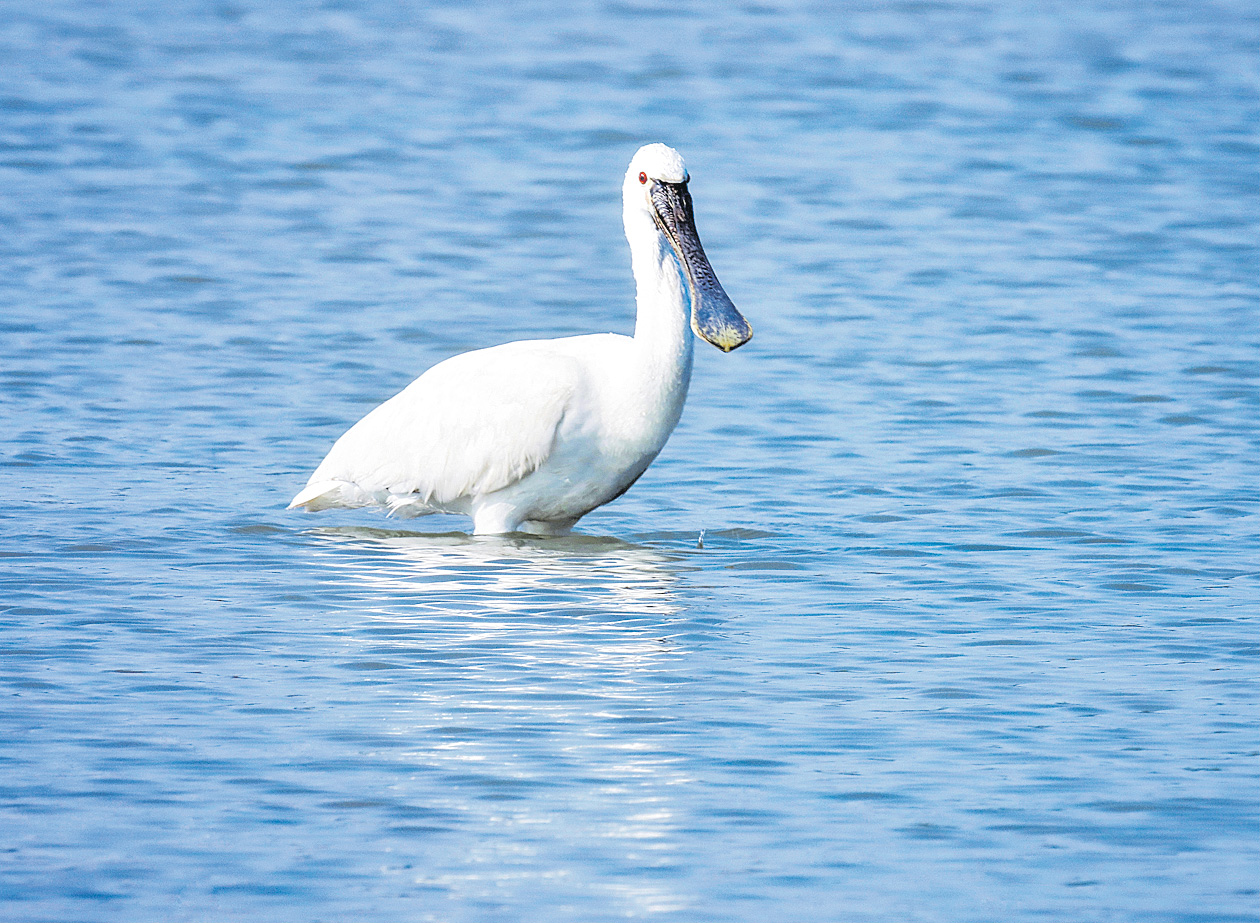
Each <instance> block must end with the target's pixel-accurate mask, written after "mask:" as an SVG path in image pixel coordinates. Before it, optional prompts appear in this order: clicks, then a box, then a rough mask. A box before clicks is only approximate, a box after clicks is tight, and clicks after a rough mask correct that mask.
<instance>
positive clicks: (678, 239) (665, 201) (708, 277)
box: [649, 180, 752, 353]
mask: <svg viewBox="0 0 1260 923" xmlns="http://www.w3.org/2000/svg"><path fill="white" fill-rule="evenodd" d="M649 194H650V195H651V197H652V206H653V208H652V217H653V218H655V219H656V226H657V227H658V228H660V229H661V230H662V231H663V232H664V234H665V236H666V237H668V238H669V242H670V245H671V246H672V247H673V248H674V253H675V254H676V255H677V257H678V262H680V263H681V264H682V267H683V270H684V271H685V272H686V274H687V282H688V287H689V288H690V289H691V329H692V330H694V331H695V332H696V336H698V337H701V338H702V339H704V340H707V341H708V342H710V343H712V344H713V345H714V346H716V347H717V348H718V349H720V350H722V351H723V352H728V353H729V352H730V351H731V350H732V349H735V348H736V347H738V346H743V345H744V344H745V343H747V342H748V341H749V340H751V339H752V325H750V324H749V323H748V321H747V320H745V319H744V315H742V314H740V313H739V311H738V310H737V309H736V308H735V305H733V304H732V303H731V299H730V298H729V297H727V294H726V292H725V291H723V289H722V283H721V282H719V281H718V278H717V276H716V275H714V274H713V267H712V266H710V265H709V258H708V257H707V256H705V255H704V247H702V246H700V235H699V234H697V233H696V221H695V216H694V215H693V214H692V211H691V193H690V192H688V191H687V181H686V180H683V181H682V182H681V183H665V182H661V181H659V180H658V181H656V182H654V183H653V184H652V188H651V191H650V193H649Z"/></svg>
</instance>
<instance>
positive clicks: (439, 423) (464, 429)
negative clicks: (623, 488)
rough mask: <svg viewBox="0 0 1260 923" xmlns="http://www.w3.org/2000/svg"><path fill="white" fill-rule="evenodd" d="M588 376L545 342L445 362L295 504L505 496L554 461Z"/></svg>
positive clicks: (327, 464)
mask: <svg viewBox="0 0 1260 923" xmlns="http://www.w3.org/2000/svg"><path fill="white" fill-rule="evenodd" d="M583 374H584V373H583V367H582V365H581V363H580V362H578V361H577V360H576V359H575V358H574V357H573V356H571V355H569V354H567V353H566V352H565V351H564V350H559V349H556V348H555V347H554V346H551V344H550V343H549V342H548V341H545V340H533V341H524V342H517V343H507V344H504V345H503V346H495V347H491V348H490V349H482V350H477V351H475V352H471V353H464V354H462V355H458V356H454V357H452V358H450V359H447V360H446V361H445V362H441V363H438V364H437V365H435V366H434V367H433V368H431V369H429V370H428V371H427V372H425V373H424V374H423V375H421V376H420V377H419V378H417V379H416V380H415V381H413V382H412V383H411V384H410V385H408V386H407V388H406V389H404V390H403V391H402V392H400V393H399V394H397V395H395V396H394V397H392V398H390V399H389V400H388V401H386V402H385V403H384V404H381V405H380V406H379V407H377V408H376V409H375V410H373V411H372V412H371V413H369V414H368V415H367V416H365V417H364V418H363V419H362V420H360V421H359V422H358V423H356V424H355V425H354V426H353V427H351V428H350V430H349V431H347V432H346V434H345V435H344V436H342V437H341V438H340V439H338V440H337V443H336V444H335V445H334V446H333V447H332V450H331V451H330V452H329V453H328V457H327V458H325V459H324V461H323V462H322V463H321V464H320V466H319V467H318V468H317V469H316V470H315V473H314V474H312V475H311V479H310V481H309V483H308V484H307V486H306V489H304V490H303V491H302V492H301V493H299V494H298V495H297V496H296V497H295V498H294V499H293V503H292V504H290V506H291V507H294V506H306V507H307V509H312V510H314V509H322V508H324V507H327V506H342V505H355V506H358V505H363V503H370V502H376V503H384V504H388V505H390V506H397V505H400V503H401V502H404V497H405V498H406V501H405V502H415V501H419V502H420V503H421V504H426V505H434V506H442V505H444V504H448V503H450V502H451V501H454V500H457V499H459V498H461V497H471V496H480V495H484V494H488V493H492V492H493V491H496V490H501V489H502V488H504V487H507V486H509V485H510V484H513V483H515V482H516V481H519V480H520V479H521V478H523V477H525V476H526V475H527V474H529V473H530V472H531V471H533V470H534V469H535V468H537V467H538V466H539V465H540V464H541V463H542V462H543V460H544V459H546V458H547V456H548V455H549V454H550V453H551V450H552V447H553V446H554V444H555V439H556V432H557V430H558V428H559V426H560V423H561V421H562V420H563V419H564V415H565V411H566V410H567V409H568V408H569V406H570V403H571V401H572V400H573V398H574V395H575V393H577V392H578V390H579V388H580V385H581V380H582V377H583ZM338 494H339V495H340V496H339V497H338V496H336V495H338ZM356 498H357V500H358V501H360V502H354V501H355V499H356ZM346 501H351V502H346Z"/></svg>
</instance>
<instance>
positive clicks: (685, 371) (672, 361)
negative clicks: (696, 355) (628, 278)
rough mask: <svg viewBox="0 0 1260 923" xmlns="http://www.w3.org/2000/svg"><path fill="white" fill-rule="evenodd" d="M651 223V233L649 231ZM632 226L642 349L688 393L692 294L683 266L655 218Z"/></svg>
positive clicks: (664, 374)
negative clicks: (688, 287) (645, 225)
mask: <svg viewBox="0 0 1260 923" xmlns="http://www.w3.org/2000/svg"><path fill="white" fill-rule="evenodd" d="M649 228H650V233H646V232H647V231H648V230H649ZM633 230H634V229H631V228H629V227H627V231H631V233H628V234H627V237H629V238H630V260H631V264H632V266H633V268H634V281H635V285H636V288H637V301H638V316H637V319H636V321H635V325H634V340H635V343H636V344H639V345H640V346H641V348H642V350H643V354H644V355H645V356H646V357H647V360H648V362H650V363H651V364H652V366H653V367H654V369H653V370H654V374H656V375H658V376H660V377H661V378H662V379H667V380H672V384H673V386H674V387H680V388H681V391H682V397H684V398H685V397H686V393H687V385H688V383H689V382H690V380H691V360H692V342H693V340H692V336H691V299H690V296H689V294H688V292H687V286H686V283H684V282H683V279H682V275H681V274H680V272H679V267H678V263H677V262H676V261H675V259H674V252H673V250H672V249H671V248H670V246H669V243H668V241H666V240H665V237H664V235H663V234H661V233H660V231H658V230H657V229H656V226H655V225H654V224H649V225H648V227H647V228H642V229H638V230H639V233H633V232H632V231H633Z"/></svg>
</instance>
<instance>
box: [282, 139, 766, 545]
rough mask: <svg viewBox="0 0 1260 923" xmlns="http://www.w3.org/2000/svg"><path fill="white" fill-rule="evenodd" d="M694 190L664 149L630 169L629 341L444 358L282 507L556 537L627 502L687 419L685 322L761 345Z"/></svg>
mask: <svg viewBox="0 0 1260 923" xmlns="http://www.w3.org/2000/svg"><path fill="white" fill-rule="evenodd" d="M687 181H688V176H687V168H686V167H685V166H684V164H683V159H682V157H680V156H679V155H678V152H677V151H675V150H673V149H672V148H669V147H666V146H665V145H663V144H649V145H647V146H646V147H643V148H640V149H639V151H638V152H637V153H636V154H635V155H634V158H633V159H632V160H631V161H630V168H629V169H628V170H627V171H626V179H625V182H624V183H623V184H622V199H623V206H622V210H623V214H624V219H625V225H626V238H627V239H628V240H629V241H630V258H631V263H632V266H633V269H634V280H635V284H636V285H637V287H638V319H637V321H636V322H635V328H634V336H633V337H627V336H621V335H619V334H614V333H605V334H592V335H589V336H576V337H565V338H563V339H559V340H523V341H521V342H517V343H505V344H504V345H502V346H494V347H491V348H489V349H480V350H476V351H475V352H470V353H464V354H463V355H459V356H454V357H452V358H450V359H447V360H445V361H444V362H439V363H438V364H437V365H435V366H433V368H431V369H429V370H428V371H427V372H425V373H424V374H423V375H421V376H420V377H419V378H417V379H416V380H415V381H413V382H412V383H411V384H410V385H408V386H407V388H406V389H405V390H403V391H402V392H401V393H399V394H397V395H395V396H394V397H392V398H390V399H389V400H388V401H386V402H385V403H384V404H381V405H380V406H379V407H377V408H376V409H375V410H373V411H372V412H371V413H369V414H368V415H367V416H366V417H364V418H363V419H362V420H360V421H359V422H358V423H356V424H355V425H354V426H353V427H351V428H350V430H349V431H348V432H347V433H346V434H345V435H344V436H342V437H341V438H340V439H338V440H337V442H336V444H335V445H334V446H333V447H332V451H330V452H329V453H328V457H327V458H325V459H324V460H323V462H321V463H320V466H319V467H318V468H316V469H315V473H314V474H312V475H311V479H310V480H309V481H308V482H307V484H306V487H305V488H303V490H302V492H301V493H299V494H298V495H297V496H296V497H294V498H293V502H292V503H290V504H289V509H293V508H294V507H299V506H301V507H305V508H306V509H307V510H310V511H315V510H323V509H329V508H331V507H347V508H353V507H362V506H379V507H383V508H385V509H386V510H388V511H389V513H391V514H392V515H396V516H402V517H411V516H424V515H426V514H428V513H462V514H464V515H468V516H471V517H472V519H473V530H474V532H476V533H477V534H478V535H483V534H498V533H505V532H518V531H519V532H531V533H534V534H538V535H563V534H565V533H566V532H568V531H569V530H570V529H571V528H573V524H574V523H576V522H577V521H578V520H579V519H581V518H582V516H584V515H586V514H587V513H589V512H590V511H591V510H593V509H595V508H596V507H597V506H602V505H603V504H605V503H607V502H609V501H610V500H614V499H616V498H617V497H619V496H621V495H622V494H623V493H625V492H626V491H627V490H628V489H629V488H630V485H631V484H633V483H634V482H635V481H636V480H638V478H639V475H641V474H643V472H644V471H645V470H646V469H647V466H648V465H650V464H651V463H652V460H653V459H654V458H656V455H657V453H658V452H660V451H661V448H662V447H663V446H664V445H665V440H667V439H668V438H669V434H670V433H671V432H672V431H673V429H674V425H675V424H676V423H677V422H678V418H679V416H681V415H682V409H683V401H685V400H686V399H687V386H688V384H689V382H690V380H691V356H692V341H691V332H690V331H689V330H688V329H687V327H688V320H690V326H691V330H694V331H695V332H696V334H697V335H698V336H701V337H703V338H704V339H705V340H707V341H708V342H710V343H712V344H713V345H714V346H716V347H718V348H719V349H721V350H723V351H725V352H730V351H731V350H732V349H735V348H736V347H737V346H741V345H743V344H744V343H746V342H748V339H749V338H750V337H751V336H752V328H751V327H750V326H749V324H748V321H746V320H745V319H744V317H743V315H741V314H740V313H739V311H737V310H736V309H735V305H733V304H732V303H731V300H730V299H729V298H728V297H727V296H726V292H724V291H723V290H722V286H721V283H719V282H718V280H717V276H715V275H714V274H713V269H712V267H711V266H710V265H709V260H708V258H707V257H706V256H705V255H704V249H703V248H702V247H701V246H700V238H699V236H698V235H697V234H696V226H695V222H694V220H693V217H692V211H691V195H690V193H688V191H687Z"/></svg>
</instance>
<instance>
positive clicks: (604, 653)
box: [313, 528, 711, 914]
mask: <svg viewBox="0 0 1260 923" xmlns="http://www.w3.org/2000/svg"><path fill="white" fill-rule="evenodd" d="M313 535H314V536H315V537H316V538H317V539H318V541H319V542H320V550H321V554H322V555H323V556H324V559H325V561H326V562H327V564H328V566H329V567H331V568H333V569H334V570H335V571H337V572H339V573H340V574H341V575H342V576H343V577H344V578H345V579H344V582H343V581H342V580H337V581H336V583H338V584H340V585H341V587H343V588H344V594H345V595H344V598H345V599H346V602H347V610H348V611H347V612H346V613H345V615H346V622H347V625H346V634H345V637H346V638H347V643H348V644H350V645H352V646H353V647H354V652H353V653H352V655H351V656H352V657H353V658H354V659H353V663H356V664H358V665H359V669H360V670H361V672H360V673H359V674H358V676H356V677H355V678H354V679H353V680H352V682H353V683H355V684H356V685H358V686H359V688H361V689H362V687H363V686H365V685H366V686H368V687H370V688H369V689H364V690H363V692H364V694H367V695H370V694H372V691H373V690H374V691H375V694H376V695H377V696H378V697H379V699H380V700H381V703H382V704H383V705H384V713H383V714H382V713H380V712H379V711H378V712H377V713H376V714H375V715H373V716H372V718H374V719H375V720H374V721H373V720H372V719H371V718H370V719H369V721H368V723H369V724H375V726H376V728H377V730H376V734H377V735H378V736H387V737H388V738H390V745H389V746H388V747H379V748H376V752H378V753H384V752H388V753H390V754H392V757H391V758H392V759H396V760H398V761H399V769H400V770H401V769H402V768H403V767H404V766H405V767H406V771H407V773H408V781H407V783H406V785H407V786H413V785H419V786H422V787H423V788H424V790H423V791H420V792H417V793H416V794H414V795H413V796H412V799H413V805H412V806H413V808H414V802H415V801H423V802H429V803H430V804H432V803H434V802H435V801H436V803H438V804H440V805H441V806H442V810H443V811H444V812H446V813H448V814H451V815H453V816H455V817H457V818H458V821H456V823H457V825H458V827H459V828H460V829H461V830H462V832H464V833H466V834H472V835H473V836H474V837H475V838H476V841H477V842H478V843H479V844H480V845H479V847H478V851H479V855H478V856H477V857H476V859H475V875H473V876H471V877H470V874H469V873H470V869H469V868H468V867H465V866H463V865H443V863H442V862H441V861H439V862H437V865H436V866H434V865H432V864H431V863H420V864H424V865H427V866H428V872H427V873H426V874H427V876H428V877H427V879H426V880H427V881H428V883H429V884H431V885H433V886H436V887H439V888H449V889H452V890H453V891H456V892H461V893H464V894H466V895H469V896H471V895H472V894H473V893H475V892H479V891H480V890H481V889H483V888H485V887H488V886H489V885H490V884H491V883H490V882H488V881H487V880H486V878H485V876H486V874H487V869H495V870H497V871H496V872H494V873H492V877H493V874H499V873H501V874H502V875H504V876H508V877H510V876H511V875H513V874H518V873H519V871H520V870H519V868H517V863H518V862H519V861H520V857H519V855H518V851H519V842H517V841H515V840H514V839H513V834H512V833H511V831H513V830H515V831H517V835H518V836H519V831H520V830H522V829H528V830H533V831H539V834H538V836H539V839H537V840H535V841H534V842H533V844H532V846H531V849H535V850H541V851H544V852H547V853H550V854H551V855H550V859H551V861H553V862H554V863H555V867H557V868H563V867H565V866H566V865H568V864H569V863H570V862H572V863H573V864H574V865H575V867H576V866H577V865H582V864H583V863H586V862H588V861H589V860H590V858H591V857H592V856H598V855H600V854H601V853H602V854H603V858H604V862H605V863H606V865H605V869H604V871H605V872H606V873H607V876H608V881H607V882H606V883H605V884H603V885H600V887H607V888H609V889H613V890H610V893H609V897H610V899H611V900H612V901H613V902H614V903H618V904H622V905H623V909H624V910H626V911H627V912H632V913H635V914H642V913H648V912H660V911H662V910H670V909H673V910H677V909H679V908H680V907H682V906H684V905H685V903H686V902H685V901H682V902H680V901H679V899H678V895H677V894H675V893H673V892H672V889H671V888H670V887H668V886H667V885H665V884H663V883H662V882H661V881H660V880H659V879H656V878H655V876H651V875H643V876H638V875H630V876H629V877H628V878H627V877H623V871H622V870H624V869H625V868H627V862H628V859H627V856H630V855H634V856H637V857H638V858H637V859H635V860H634V861H633V863H631V864H632V865H633V867H636V868H645V867H648V866H650V865H652V864H654V863H655V862H662V863H668V862H671V861H674V860H675V859H676V858H677V855H676V851H677V850H678V849H679V848H681V847H680V844H682V843H684V842H685V840H686V838H685V837H683V836H681V834H680V833H679V829H680V818H679V817H678V812H677V811H676V809H675V804H676V799H677V797H678V793H679V791H680V786H685V785H686V783H687V782H689V781H690V780H689V778H688V773H687V772H685V771H684V769H683V763H684V762H685V757H684V756H683V755H682V754H680V752H679V742H680V740H682V739H685V738H686V737H687V736H688V734H687V725H688V721H689V715H688V708H687V705H686V702H685V701H684V700H683V699H682V698H680V696H683V695H684V691H685V690H686V689H688V688H690V685H689V680H690V679H691V676H690V669H691V663H690V658H689V657H688V656H686V655H688V654H689V653H691V652H692V651H691V649H690V648H691V647H692V646H693V645H694V644H695V643H696V642H697V639H698V638H702V637H703V636H704V635H705V634H706V633H707V631H708V630H709V629H710V628H711V626H709V625H706V624H703V623H700V622H697V621H696V620H695V619H694V618H693V617H692V616H691V615H690V614H689V613H688V611H687V609H686V607H684V606H683V605H682V604H681V603H680V602H679V600H678V598H677V595H676V589H677V587H676V584H677V581H678V575H679V574H680V572H682V571H683V570H686V569H688V565H687V563H686V561H685V558H684V556H683V555H681V554H675V553H668V552H663V551H660V550H657V549H653V548H647V547H643V546H638V545H632V544H627V543H625V542H621V541H617V540H614V539H595V538H588V537H582V536H570V537H566V538H562V539H555V538H552V539H530V538H524V537H502V538H472V537H469V536H466V535H461V534H447V535H433V534H420V533H415V532H404V531H391V530H382V529H365V528H350V529H347V528H342V529H320V530H317V531H315V532H314V533H313ZM355 720H356V721H357V722H358V723H359V726H360V727H362V726H363V721H362V720H361V719H359V718H356V719H355ZM576 793H580V795H577V794H576ZM469 827H471V828H472V829H466V828H469ZM547 831H554V839H549V838H548V836H547ZM579 852H580V853H581V855H582V857H583V858H582V860H581V862H578V860H577V856H578V853H579ZM417 867H419V864H418V866H417ZM584 867H587V868H589V866H584Z"/></svg>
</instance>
